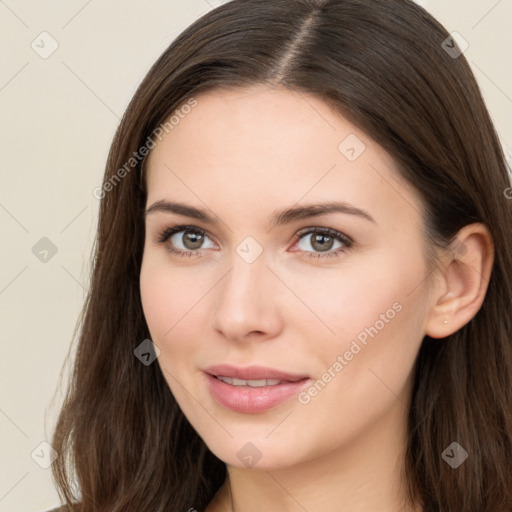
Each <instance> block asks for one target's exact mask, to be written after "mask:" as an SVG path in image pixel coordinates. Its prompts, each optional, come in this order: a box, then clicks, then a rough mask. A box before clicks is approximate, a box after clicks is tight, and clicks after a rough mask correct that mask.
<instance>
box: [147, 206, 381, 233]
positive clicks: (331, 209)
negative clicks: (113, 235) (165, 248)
mask: <svg viewBox="0 0 512 512" xmlns="http://www.w3.org/2000/svg"><path fill="white" fill-rule="evenodd" d="M155 212H164V213H175V214H178V215H183V216H185V217H191V218H193V219H197V220H200V221H202V222H204V223H206V224H211V225H214V224H216V223H217V219H216V218H215V217H212V216H210V215H209V214H208V213H207V211H206V210H203V209H199V208H195V207H194V206H190V205H187V204H184V203H179V202H176V201H166V200H163V199H162V200H160V201H156V202H155V203H153V204H152V205H151V206H150V207H149V208H148V209H147V210H146V212H145V217H146V216H147V215H149V214H151V213H155ZM329 213H344V214H348V215H354V216H357V217H360V218H362V219H366V220H368V221H370V222H373V223H375V224H377V222H376V221H375V219H374V218H373V217H372V216H371V215H370V214H369V213H368V212H367V211H365V210H362V209H360V208H356V207H355V206H353V205H351V204H349V203H345V202H339V201H329V202H326V203H318V204H306V205H304V206H295V207H291V208H286V209H283V210H279V211H276V212H274V214H273V215H272V217H271V219H270V224H269V225H270V229H273V228H274V227H275V226H279V225H283V224H289V223H292V222H294V221H297V220H302V219H310V218H312V217H318V216H320V215H327V214H329Z"/></svg>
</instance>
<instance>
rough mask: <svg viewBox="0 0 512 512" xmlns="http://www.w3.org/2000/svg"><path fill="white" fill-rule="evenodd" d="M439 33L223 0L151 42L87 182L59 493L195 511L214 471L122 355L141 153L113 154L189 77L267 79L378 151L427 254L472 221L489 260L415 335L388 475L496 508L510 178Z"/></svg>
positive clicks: (195, 83)
mask: <svg viewBox="0 0 512 512" xmlns="http://www.w3.org/2000/svg"><path fill="white" fill-rule="evenodd" d="M449 38H450V34H449V33H448V32H447V31H446V29H445V28H444V27H443V26H442V25H441V24H440V23H438V22H437V21H436V20H435V19H434V18H433V17H432V16H431V15H429V14H428V13H427V12H426V11H425V10H424V9H422V8H421V7H419V6H418V5H416V4H415V3H413V2H412V1H410V0H371V1H369V0H323V1H322V0H272V1H268V0H234V1H232V2H229V3H227V4H224V5H222V6H221V7H219V8H217V9H214V10H212V11H210V12H208V13H207V14H205V15H204V16H202V17H201V18H199V19H198V20H197V21H195V22H194V23H193V24H192V25H191V26H190V27H188V28H187V29H186V30H185V31H184V32H182V33H181V34H180V35H179V36H178V37H177V38H176V39H175V40H174V41H173V42H172V44H171V45H170V46H169V47H168V48H167V49H166V50H165V52H164V53H163V54H162V55H161V56H160V57H159V59H158V60H157V61H156V63H155V64H154V65H153V66H152V67H151V69H150V70H149V72H148V73H147V75H146V77H145V78H144V80H143V81H142V83H141V84H140V86H139V88H138V90H137V91H136V93H135V95H134V97H133V99H132V101H131V102H130V104H129V106H128V108H127V110H126V112H125V114H124V116H123V118H122V121H121V123H120V125H119V127H118V129H117V132H116V134H115V136H114V139H113V142H112V146H111V150H110V153H109V156H108V162H107V165H106V171H105V177H104V184H105V186H104V187H103V189H102V192H101V194H100V197H101V205H100V213H99V223H98V231H97V238H96V242H95V246H94V248H93V257H94V266H93V270H92V275H91V284H90V289H89V294H88V297H87V300H86V302H85V304H84V308H83V311H82V314H81V316H80V319H79V322H78V324H77V332H78V331H79V336H77V339H78V344H77V347H76V355H75V356H74V357H75V361H74V365H73V372H72V375H71V381H70V383H69V385H68V389H67V395H66V398H65V402H64V404H63V407H62V410H61V412H60V415H59V417H58V422H57V425H56V429H55V432H54V435H53V438H52V446H53V447H54V449H55V450H57V452H58V453H59V457H58V458H57V460H56V461H55V462H54V463H53V465H52V472H53V477H54V480H55V483H56V485H57V488H58V491H59V495H60V496H61V498H62V499H63V500H65V501H66V503H67V505H68V506H69V507H70V509H71V507H72V504H75V505H74V506H73V507H72V508H73V510H80V511H83V512H92V511H105V512H107V511H108V512H120V511H124V512H125V511H127V510H129V511H130V512H148V511H152V512H163V511H167V512H169V511H188V510H190V509H195V510H199V511H201V510H204V508H205V507H206V505H207V504H208V503H209V501H210V500H211V499H212V497H213V495H214V494H215V492H216V491H217V490H218V489H219V487H220V486H221V484H222V483H223V481H224V479H225V477H226V466H225V464H224V463H223V462H222V461H221V460H219V459H218V458H217V457H216V456H214V455H213V454H212V453H211V452H210V451H209V449H208V448H207V447H206V445H205V443H204V442H203V440H202V439H201V438H200V437H199V436H198V435H197V433H196V432H195V431H194V429H193V428H192V427H191V425H190V424H189V422H188V421H187V420H186V418H185V417H184V415H183V414H182V412H181V410H180V408H179V406H178V405H177V403H176V401H175V400H174V397H173V396H172V394H171V392H170V390H169V387H168V385H167V383H166V381H165V379H164V377H163V375H162V372H161V369H160V367H159V365H158V364H151V365H144V364H141V361H140V360H139V359H138V358H137V357H135V355H134V350H135V349H136V348H137V347H138V346H139V344H140V343H141V342H142V341H143V340H145V339H148V338H150V335H149V331H148V327H147V325H146V322H145V319H144V315H143V311H142V306H141V298H140V292H139V273H140V267H141V260H142V253H143V248H144V219H143V211H144V207H145V202H146V190H145V180H144V179H142V178H143V177H142V167H143V163H144V161H145V160H144V159H140V160H139V158H137V159H136V161H131V160H130V159H131V158H133V155H134V154H135V153H137V155H138V154H139V151H140V148H142V147H144V146H145V145H146V146H149V141H150V140H151V139H154V138H155V130H156V129H157V128H158V127H159V126H161V125H162V124H163V123H165V122H166V120H167V119H168V118H169V116H170V115H172V114H173V113H175V112H176V109H178V108H179V107H180V105H184V104H186V103H187V102H189V103H190V102H191V100H193V98H194V97H195V96H196V95H198V94H199V93H200V92H202V91H206V90H212V89H214V88H215V87H237V86H246V85H254V84H267V85H268V84H271V85H277V86H283V87H287V88H289V89H293V90H295V91H301V92H307V93H313V94H316V95H317V96H318V97H320V98H322V99H323V100H325V101H326V102H327V103H328V104H329V105H330V106H331V107H332V108H333V109H336V110H337V111H338V112H339V113H341V114H342V115H343V116H345V117H346V118H347V119H348V120H349V121H350V122H352V123H353V124H354V125H356V126H357V127H358V128H360V129H361V130H362V131H364V132H365V133H367V134H368V135H369V136H371V137H372V138H373V139H374V140H375V141H376V142H377V143H379V144H380V145H381V146H382V147H383V148H384V149H385V150H387V151H388V152H389V153H390V155H392V157H393V158H394V160H395V162H396V165H397V167H398V170H399V172H400V174H401V176H402V177H403V178H405V180H407V182H409V183H410V184H411V185H412V186H413V187H415V189H416V190H417V191H418V193H419V194H420V196H421V198H422V200H423V202H424V206H425V214H424V219H423V221H424V225H425V227H426V233H427V235H428V247H429V250H428V259H427V260H428V261H431V262H432V265H433V266H434V265H435V264H436V260H435V252H434V250H433V249H434V248H436V247H441V248H448V247H449V246H450V243H451V242H452V241H453V237H454V235H455V234H456V233H457V231H458V230H459V229H460V228H462V227H463V226H465V225H467V224H470V223H473V222H483V223H485V224H486V226H487V227H488V228H489V230H490V232H491V234H492V237H493V241H494V244H495V247H494V250H495V255H494V256H495V260H494V266H493V269H492V274H491V278H490V282H489V283H488V290H487V294H486V297H485V299H484V302H483V304H482V307H481V308H480V310H479V311H478V313H477V314H476V315H475V317H474V318H473V319H472V320H471V321H470V322H469V323H468V324H466V325H465V326H464V327H463V328H461V329H460V330H458V331H457V332H455V333H454V334H453V335H451V336H449V337H447V338H446V339H443V340H442V341H440V340H434V339H431V338H429V337H428V336H425V339H424V340H423V343H422V346H421V348H420V351H419V354H418V358H417V363H416V366H415V368H414V371H415V381H414V387H413V394H412V402H411V407H410V412H409V418H408V432H409V436H408V445H407V453H406V465H405V475H406V478H407V482H408V487H409V493H410V499H411V502H414V501H418V502H420V503H422V504H423V506H424V510H425V512H434V511H440V512H449V511H450V512H451V511H464V512H482V511H492V512H502V511H508V512H510V511H511V510H512V321H511V315H510V311H512V308H511V302H512V300H511V297H512V236H511V227H512V201H511V200H508V199H507V197H506V194H505V190H506V189H508V187H510V186H511V184H510V181H509V176H508V173H507V167H506V162H505V157H504V154H503V151H502V148H501V145H500V143H499V140H498V136H497V134H496V131H495V129H494V126H493V124H492V121H491V119H490V116H489V114H488V111H487V109H486V107H485V104H484V101H483V98H482V96H481V93H480V90H479V88H478V85H477V82H476V80H475V78H474V75H473V73H472V71H471V69H470V67H469V65H468V63H467V61H466V59H465V57H464V55H463V54H460V55H457V53H455V54H454V52H453V50H451V51H449V50H450V48H452V49H453V48H455V49H457V48H458V47H457V46H456V43H454V42H453V40H452V39H449ZM446 41H448V43H449V44H448V45H447V44H446ZM459 53H460V52H459ZM167 129H171V126H170V125H169V124H168V125H167ZM127 162H131V163H130V164H129V165H128V166H127ZM121 169H124V172H122V171H121ZM78 327H79V330H78ZM452 441H457V442H458V443H459V444H460V445H461V446H462V447H463V448H464V449H465V450H466V451H467V452H468V454H469V458H468V459H467V460H466V461H465V463H464V464H462V465H461V466H460V467H458V468H457V469H454V468H452V467H450V465H448V464H447V463H446V462H445V461H444V460H443V458H442V456H441V455H442V453H443V450H445V448H446V447H447V446H448V445H449V444H450V443H451V442H452ZM75 489H76V491H77V492H75Z"/></svg>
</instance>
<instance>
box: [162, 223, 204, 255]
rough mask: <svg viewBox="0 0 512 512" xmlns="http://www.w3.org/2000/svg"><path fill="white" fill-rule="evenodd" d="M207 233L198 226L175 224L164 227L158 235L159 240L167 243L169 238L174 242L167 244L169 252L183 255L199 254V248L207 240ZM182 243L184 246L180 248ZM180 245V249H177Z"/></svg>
mask: <svg viewBox="0 0 512 512" xmlns="http://www.w3.org/2000/svg"><path fill="white" fill-rule="evenodd" d="M205 235H206V233H205V232H204V231H203V230H202V229H200V228H198V227H196V226H174V227H172V228H166V229H164V230H163V231H162V232H161V233H160V234H159V236H158V239H157V241H158V242H159V243H162V244H165V243H166V242H167V241H168V240H169V239H170V241H171V242H172V243H170V244H167V249H168V250H169V252H172V253H173V254H176V255H178V256H183V257H186V256H188V257H191V256H196V255H198V253H199V251H198V250H197V249H204V247H201V245H202V244H203V242H204V240H205ZM180 245H181V246H182V247H183V248H180ZM176 246H178V249H176Z"/></svg>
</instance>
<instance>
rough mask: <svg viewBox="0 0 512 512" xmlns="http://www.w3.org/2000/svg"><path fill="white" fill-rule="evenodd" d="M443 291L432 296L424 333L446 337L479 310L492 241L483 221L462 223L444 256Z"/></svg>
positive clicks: (486, 281)
mask: <svg viewBox="0 0 512 512" xmlns="http://www.w3.org/2000/svg"><path fill="white" fill-rule="evenodd" d="M443 262H444V265H443V270H442V275H441V276H440V279H441V282H442V283H443V291H442V292H439V293H438V294H437V296H434V304H433V305H432V307H431V309H430V311H429V317H428V321H427V324H426V328H425V334H427V335H428V336H430V337H431V338H445V337H447V336H449V335H450V334H453V333H454V332H456V331H458V330H459V329H461V328H462V327H463V326H464V325H466V324H467V323H468V322H470V321H471V319H472V318H473V317H474V316H475V315H476V314H477V313H478V310H479V309H480V307H481V306H482V303H483V301H484V299H485V294H486V292H487V288H488V285H489V280H490V276H491V271H492V267H493V263H494V242H493V239H492V235H491V233H490V231H489V229H488V228H487V226H486V225H485V224H482V223H475V224H469V225H467V226H464V227H463V228H462V229H461V230H460V231H459V232H458V233H457V236H456V238H455V239H454V242H453V244H452V245H451V247H450V249H449V250H448V251H447V252H446V254H445V255H443Z"/></svg>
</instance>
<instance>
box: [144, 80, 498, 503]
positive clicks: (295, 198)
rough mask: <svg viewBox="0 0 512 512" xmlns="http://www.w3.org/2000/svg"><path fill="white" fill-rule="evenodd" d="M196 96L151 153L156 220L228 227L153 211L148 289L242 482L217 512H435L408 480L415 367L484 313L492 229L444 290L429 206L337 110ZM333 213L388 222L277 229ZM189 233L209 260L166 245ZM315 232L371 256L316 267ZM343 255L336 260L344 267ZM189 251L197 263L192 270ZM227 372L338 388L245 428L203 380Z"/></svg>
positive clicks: (471, 237) (176, 368) (206, 426)
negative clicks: (290, 376) (337, 206)
mask: <svg viewBox="0 0 512 512" xmlns="http://www.w3.org/2000/svg"><path fill="white" fill-rule="evenodd" d="M196 99H197V101H198V104H197V106H196V107H195V108H194V109H192V111H191V112H190V113H189V114H188V115H187V116H186V117H184V119H182V120H181V121H180V123H179V124H178V125H177V126H175V128H174V129H173V130H172V131H170V132H169V133H168V134H166V135H165V136H164V137H163V139H162V140H161V141H159V142H158V143H157V145H156V147H155V148H154V149H153V150H152V152H151V154H150V156H149V161H148V167H147V189H148V198H147V208H149V207H150V206H151V205H152V204H153V203H155V202H156V201H159V200H164V199H165V200H169V201H170V200H173V201H180V202H183V203H187V204H189V205H192V206H195V207H197V208H203V209H206V210H207V211H208V213H209V214H211V215H213V216H214V217H216V219H217V224H215V225H209V224H206V223H205V222H203V221H200V220H197V219H193V218H190V217H186V216H182V215H178V214H175V213H169V212H153V213H149V214H147V216H146V240H145V249H144V257H143V262H142V268H141V274H140V290H141V297H142V303H143V309H144V314H145V317H146V320H147V323H148V327H149V329H150V333H151V336H152V340H153V342H154V343H155V345H156V346H157V347H158V348H159V350H160V355H159V357H158V359H157V362H158V364H159V365H160V367H161V368H162V371H163V374H164V376H165V379H166V381H167V383H168V385H169V387H170V389H171V391H172V393H173V395H174V396H175V398H176V400H177V401H178V403H179V405H180V407H181V409H182V410H183V412H184V414H185V415H186V417H187V418H188V420H189V421H190V423H191V424H192V426H193V427H194V429H195V430H196V431H197V432H198V434H199V435H200V436H201V437H202V438H203V439H204V441H205V443H206V444H207V446H208V447H209V448H210V450H211V451H212V452H213V453H214V454H215V455H216V456H217V457H219V458H220V459H221V460H223V461H225V462H226V464H227V467H228V478H227V479H226V482H225V484H224V485H223V486H222V487H221V489H220V490H219V492H218V493H217V495H216V497H215V498H214V500H212V502H211V503H210V505H209V507H208V509H207V510H208V512H218V511H232V510H233V511H244V512H256V511H261V510H266V511H267V512H274V511H278V510H279V511H280V512H283V511H289V512H294V511H297V512H299V511H301V512H302V511H303V510H307V511H308V512H319V511H325V510H339V509H340V503H343V509H344V510H350V511H351V512H358V511H361V512H362V511H365V512H368V511H370V510H379V511H380V512H388V511H389V512H391V511H392V512H396V511H397V510H401V511H409V510H422V509H421V507H420V506H419V505H418V504H416V505H415V506H414V507H413V506H410V505H408V504H407V502H406V500H405V482H404V480H403V479H401V476H400V472H401V469H402V466H403V457H404V449H405V439H406V418H407V412H408V407H409V400H410V394H411V383H412V368H413V364H414V361H415V358H416V355H417V353H418V350H419V348H420V344H421V342H422V340H423V338H424V336H425V335H426V334H428V335H430V336H431V337H434V338H444V337H446V336H448V335H450V334H451V333H453V332H455V331H457V330H458V329H460V328H461V327H462V326H463V325H465V324H466V323H467V322H469V321H470V320H471V318H472V317H473V316H474V315H475V314H476V313H477V311H478V309H479V308H480V306H481V304H482V301H483V299H484V296H485V291H486V288H487V282H488V279H489V276H490V271H491V268H492V263H493V254H492V238H491V236H490V234H489V232H488V230H487V229H486V227H485V226H484V225H481V224H472V225H470V226H466V227H464V228H463V229H461V231H460V232H459V235H458V240H459V242H458V243H459V247H463V248H464V250H462V251H459V252H458V253H457V258H458V260H456V259H455V252H453V251H452V252H446V253H444V254H442V255H441V257H442V260H441V261H442V265H441V267H440V269H439V271H438V272H436V273H434V274H431V275H429V276H427V271H426V265H425V260H424V256H423V255H424V250H425V247H424V244H425V242H424V239H423V238H422V234H423V224H422V221H421V211H422V204H421V201H420V199H419V196H417V194H416V193H415V191H414V190H413V189H412V188H411V187H409V186H408V185H407V184H406V183H405V182H403V181H401V179H400V178H399V176H398V174H397V173H396V170H395V165H394V162H393V159H392V158H391V157H390V155H389V154H387V153H386V152H385V151H384V150H383V149H382V148H381V147H380V146H379V145H377V144H376V143H375V142H374V141H373V140H372V139H370V137H369V136H368V135H366V134H365V133H363V132H361V131H360V130H358V129H357V128H356V127H355V126H353V125H352V124H351V123H349V122H348V121H347V120H346V119H344V118H343V117H341V116H340V115H338V114H336V113H335V112H333V111H332V110H331V109H330V108H329V107H328V106H327V105H326V104H325V103H324V102H323V101H322V100H321V99H319V98H317V97H315V96H313V95H306V94H299V93H296V92H292V91H290V90H285V89H281V88H276V89H271V88H267V87H266V86H262V85H258V86H254V87H250V88H244V89H240V88H237V89H227V90H225V89H219V90H216V91H209V92H207V93H202V94H201V95H199V96H197V97H196ZM348 135H352V136H353V135H355V136H357V137H358V138H359V140H360V141H362V142H363V143H364V145H365V150H364V151H363V152H362V154H360V156H359V157H358V158H356V159H355V160H354V161H350V160H349V159H347V157H346V156H345V154H344V153H343V152H341V151H340V150H339V149H338V146H339V144H340V142H342V141H343V140H344V139H345V138H346V137H347V136H348ZM325 201H345V202H348V203H350V204H352V205H353V206H356V207H358V208H361V209H364V210H366V211H367V212H368V213H369V214H370V215H371V216H372V217H373V219H374V220H375V222H370V221H368V220H366V219H363V218H360V217H357V216H354V215H349V214H346V213H330V214H326V215H322V216H318V217H314V218H308V219H302V220H296V221H294V222H292V223H290V224H286V225H281V226H277V227H274V228H273V229H271V230H269V219H270V217H271V215H272V214H273V212H274V211H276V210H280V209H283V208H287V207H291V206H297V205H304V204H310V203H320V202H325ZM182 224H190V225H193V226H196V227H198V228H200V229H202V230H203V232H204V234H205V238H204V241H203V245H202V246H200V247H199V248H198V249H197V248H196V249H194V246H193V245H191V243H190V241H188V239H187V238H186V237H185V240H184V238H183V235H187V232H185V233H184V232H183V231H182V232H180V233H178V234H177V235H174V236H173V237H172V238H171V239H169V240H167V242H165V243H159V242H158V241H157V239H158V236H159V234H160V232H161V231H163V230H164V229H165V228H167V227H172V226H177V225H182ZM308 227H314V228H318V227H326V228H331V229H334V230H336V231H339V232H341V233H343V234H345V235H346V236H348V237H350V238H351V239H352V240H353V245H352V246H351V247H350V248H349V249H347V250H346V251H345V252H342V253H338V257H336V256H335V257H326V256H323V257H319V258H316V259H309V258H308V257H307V256H308V255H309V254H316V255H320V256H321V255H322V254H325V252H322V250H321V249H319V245H318V244H315V243H314V235H306V236H304V237H303V238H302V239H301V240H300V241H299V240H297V238H296V237H295V235H296V234H297V233H298V232H299V231H301V230H303V229H304V228H308ZM248 236H251V237H253V238H254V239H255V240H256V241H257V243H258V244H259V246H260V247H261V248H262V250H263V252H262V253H261V254H260V255H259V256H258V257H257V258H256V259H255V260H254V261H253V262H252V263H247V261H245V260H244V259H243V258H242V257H241V256H240V255H239V254H238V253H237V251H236V249H237V247H238V246H239V244H240V243H241V242H242V241H243V240H244V239H245V238H246V237H248ZM328 241H329V239H328ZM192 242H193V239H192ZM341 245H342V243H341V242H338V241H335V240H333V241H331V242H330V245H329V244H325V245H324V247H326V249H327V250H326V252H330V253H333V252H335V251H336V250H338V248H339V247H340V246H341ZM171 246H174V248H175V249H177V250H182V251H186V250H193V251H196V254H194V255H193V256H192V257H180V256H177V255H174V254H172V253H170V252H169V250H168V248H169V247H171ZM190 247H192V249H190ZM253 250H254V248H252V249H250V251H253ZM427 277H428V279H427ZM429 280H430V281H429ZM429 284H430V287H429ZM397 303H398V304H400V306H401V310H400V311H399V312H396V311H395V313H396V314H395V315H394V317H393V318H392V319H389V318H388V321H387V322H385V324H384V327H382V328H380V329H379V330H378V333H377V334H376V335H374V337H373V338H372V337H368V340H367V344H366V345H362V343H359V345H361V346H362V349H361V350H360V351H359V352H358V353H357V354H356V355H354V356H353V358H352V359H351V360H350V361H346V362H347V364H346V365H344V366H343V369H342V370H341V371H338V372H335V371H334V372H333V370H332V367H333V363H335V362H336V360H337V358H338V356H339V355H342V356H343V354H345V353H346V351H347V350H349V349H350V346H351V343H352V342H353V341H354V340H355V339H356V338H357V336H358V335H359V334H360V333H361V332H362V331H364V330H365V328H369V327H370V326H375V325H377V324H376V322H377V320H379V319H380V318H382V317H381V316H380V315H381V314H386V311H388V310H390V308H391V309H392V305H393V304H397ZM443 320H447V321H448V323H443ZM379 325H380V324H379ZM440 342H442V341H440ZM220 363H231V364H233V365H238V366H248V365H251V364H259V365H263V366H269V367H273V368H278V369H281V370H284V371H288V372H291V373H301V374H306V375H308V376H310V377H311V379H312V382H316V381H317V380H318V379H322V375H324V374H325V372H326V371H327V370H328V368H331V374H332V373H334V375H335V376H334V377H332V378H331V380H330V382H328V383H327V384H326V385H325V386H324V387H323V388H322V389H321V391H320V392H318V393H317V394H316V396H313V397H310V398H311V400H310V401H309V403H307V404H303V403H300V402H299V400H298V399H297V397H292V398H290V399H288V400H286V401H285V402H284V403H282V404H280V405H279V406H276V407H274V408H272V409H270V410H268V411H265V412H263V413H258V414H244V413H239V412H234V411H231V410H229V409H226V408H224V407H222V406H220V405H219V404H217V402H216V401H214V399H213V398H212V397H211V395H210V394H209V391H208V387H207V385H206V378H205V374H204V373H203V370H204V369H205V368H206V367H208V366H210V365H214V364H220ZM306 389H309V387H308V388H306ZM248 442H251V443H252V444H253V445H255V446H256V448H257V450H258V453H259V454H260V455H261V458H260V459H259V461H258V462H257V463H256V464H255V465H253V466H249V465H247V464H246V463H244V462H242V460H241V459H239V458H238V456H237V453H238V451H239V450H240V449H241V448H242V447H243V446H244V445H246V443H248ZM193 505H194V504H191V507H193Z"/></svg>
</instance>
